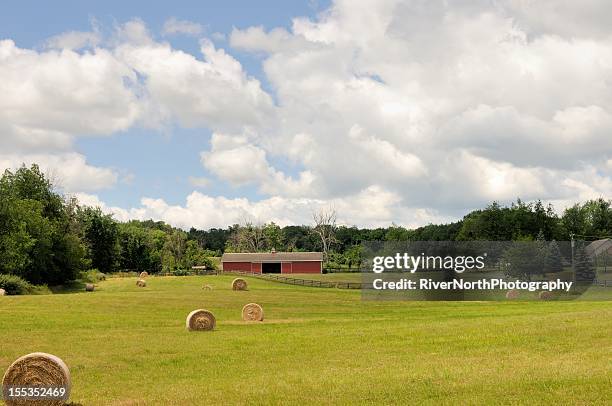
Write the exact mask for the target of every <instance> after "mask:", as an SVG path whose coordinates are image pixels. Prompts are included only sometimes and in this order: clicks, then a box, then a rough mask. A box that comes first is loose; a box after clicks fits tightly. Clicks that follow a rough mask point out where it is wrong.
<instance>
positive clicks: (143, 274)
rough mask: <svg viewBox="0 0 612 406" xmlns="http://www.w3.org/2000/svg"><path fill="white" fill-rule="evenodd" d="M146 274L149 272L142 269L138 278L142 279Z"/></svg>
mask: <svg viewBox="0 0 612 406" xmlns="http://www.w3.org/2000/svg"><path fill="white" fill-rule="evenodd" d="M147 276H149V273H148V272H147V271H143V272H141V273H140V276H139V278H140V279H144V278H146V277H147Z"/></svg>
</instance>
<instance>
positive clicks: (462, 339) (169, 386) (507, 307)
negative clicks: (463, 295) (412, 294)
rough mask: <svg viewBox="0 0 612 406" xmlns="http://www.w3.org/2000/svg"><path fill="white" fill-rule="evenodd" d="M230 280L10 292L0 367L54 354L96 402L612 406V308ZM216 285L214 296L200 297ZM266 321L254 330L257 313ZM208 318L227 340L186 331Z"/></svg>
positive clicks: (1, 310)
mask: <svg viewBox="0 0 612 406" xmlns="http://www.w3.org/2000/svg"><path fill="white" fill-rule="evenodd" d="M232 278H233V277H231V276H204V277H165V278H150V279H149V284H148V287H147V288H145V289H139V288H137V287H136V286H135V279H134V278H117V279H110V280H108V281H106V282H102V283H100V284H99V290H98V291H96V292H94V293H90V294H86V293H76V294H65V295H57V294H56V295H38V296H21V297H19V296H11V297H1V298H0V340H1V341H0V343H1V344H0V370H1V371H2V372H3V371H4V369H5V368H6V367H8V365H9V364H10V363H11V362H12V361H13V360H15V359H16V358H17V357H19V356H21V355H23V354H26V353H29V352H33V351H44V352H50V353H53V354H56V355H58V356H60V357H61V358H62V359H64V361H66V363H67V364H68V365H69V366H70V369H71V374H72V381H73V390H72V396H71V401H72V402H75V403H82V404H83V405H106V404H114V405H144V404H147V405H163V404H169V405H199V404H363V403H370V404H373V403H376V404H414V403H425V404H432V405H434V404H435V405H437V404H487V405H489V404H519V403H535V404H610V403H611V402H612V394H611V389H610V388H611V387H612V365H611V362H610V360H611V359H612V339H611V336H612V305H611V304H610V302H587V301H580V302H516V303H493V302H472V303H469V302H384V303H379V302H362V301H361V299H360V293H359V292H358V291H352V290H337V289H317V288H308V287H297V286H292V285H285V284H279V283H272V282H268V281H263V280H258V279H251V278H250V279H248V282H249V288H250V290H249V291H247V292H233V291H231V290H230V282H231V280H232ZM205 283H206V284H210V285H212V286H213V287H214V290H213V291H204V290H202V289H201V287H202V285H203V284H205ZM249 302H257V303H259V304H261V305H262V306H263V307H264V309H265V314H266V320H265V321H264V322H263V323H257V324H249V323H244V322H242V321H240V311H241V308H242V306H243V305H244V304H246V303H249ZM196 308H206V309H208V310H211V311H212V312H214V313H215V315H216V316H217V329H216V331H214V332H210V333H207V332H201V333H198V332H191V333H190V332H187V331H186V330H185V317H186V315H187V314H188V313H189V312H190V311H191V310H193V309H196Z"/></svg>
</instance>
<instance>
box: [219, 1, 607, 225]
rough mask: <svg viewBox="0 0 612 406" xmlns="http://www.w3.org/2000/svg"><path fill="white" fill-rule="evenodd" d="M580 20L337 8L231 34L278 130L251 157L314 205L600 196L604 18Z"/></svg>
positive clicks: (466, 204)
mask: <svg viewBox="0 0 612 406" xmlns="http://www.w3.org/2000/svg"><path fill="white" fill-rule="evenodd" d="M528 3H529V4H528ZM536 3H537V4H536ZM582 7H583V5H582V4H581V5H580V6H579V7H578V6H576V7H573V6H567V5H564V6H563V7H559V8H558V9H557V11H555V12H554V13H551V14H554V16H553V17H551V20H550V21H545V20H546V18H548V17H547V16H541V17H540V14H538V10H540V11H541V10H544V9H546V10H549V9H550V10H552V9H555V8H556V2H515V1H508V2H495V3H491V2H488V1H477V2H468V3H465V2H459V3H457V2H444V1H429V2H418V1H393V0H390V1H383V2H377V3H376V4H373V3H371V2H355V1H348V0H339V1H335V2H334V3H333V4H332V6H331V7H330V9H329V10H327V11H326V12H324V13H322V14H320V15H319V16H317V18H315V19H307V18H297V19H294V20H293V25H292V27H291V29H290V30H286V29H283V28H273V29H272V30H270V31H268V32H266V31H264V29H263V28H262V27H250V28H247V29H244V30H238V29H234V31H233V32H232V35H231V38H230V43H231V44H232V46H234V47H236V48H239V49H242V50H247V51H252V52H258V53H264V55H265V60H264V70H265V73H266V75H267V78H268V80H269V81H270V83H271V86H272V88H274V89H275V92H276V96H277V103H278V106H277V111H276V117H279V120H278V122H277V127H276V128H275V129H274V130H272V131H265V132H262V133H261V136H260V137H259V138H257V140H256V141H254V142H253V144H254V145H256V146H257V148H260V149H263V150H264V151H265V153H266V154H267V155H268V156H269V155H274V156H287V157H289V158H291V159H292V160H294V161H295V162H297V163H298V164H299V165H301V166H303V168H304V172H305V173H308V174H309V177H310V179H311V182H310V188H309V189H308V190H309V193H310V195H309V196H310V197H317V198H322V199H339V198H340V199H341V198H343V197H344V196H355V195H356V194H358V193H360V191H363V190H367V189H368V188H369V187H372V186H373V185H378V186H380V187H383V188H384V190H387V191H389V192H390V193H393V194H394V195H396V196H397V197H398V199H400V201H401V203H400V205H401V206H404V207H425V208H432V209H437V210H439V211H442V212H445V213H450V212H452V211H454V210H457V209H459V208H460V211H467V210H469V209H472V208H476V207H482V206H483V205H485V204H487V203H488V202H490V201H491V200H500V201H505V202H507V201H509V200H513V199H515V198H517V197H521V198H523V199H531V198H533V199H537V198H542V199H551V200H555V199H557V200H565V199H567V198H568V197H571V196H578V195H580V196H587V195H589V196H594V195H597V193H599V194H600V195H604V196H605V195H606V193H608V189H607V182H606V181H605V179H608V180H609V179H610V174H609V172H605V173H604V172H602V171H603V170H604V168H605V166H606V165H607V164H606V162H607V161H608V160H609V159H611V156H612V155H611V154H612V152H611V151H612V137H610V136H609V134H610V132H611V131H612V96H611V93H610V92H609V91H608V90H607V88H608V86H606V85H604V84H605V83H609V82H611V81H612V74H611V70H610V67H611V66H612V30H611V29H610V27H609V25H607V24H604V23H603V22H604V21H607V19H606V18H603V17H602V15H605V16H609V15H612V6H610V4H609V3H603V2H596V1H592V2H589V3H588V4H586V5H585V6H584V7H586V8H588V9H589V10H581V11H580V10H578V9H579V8H582ZM574 12H575V13H577V15H578V20H579V21H580V24H574V23H572V24H569V25H570V26H571V27H568V26H565V27H564V26H563V24H561V23H560V22H562V21H564V20H565V19H571V18H572V17H571V16H572V13H574ZM553 20H554V21H553ZM591 20H593V23H594V24H595V25H594V26H591V27H589V26H588V25H589V24H588V23H587V21H591ZM581 27H582V28H581ZM593 171H594V172H593ZM594 173H596V174H599V175H598V177H597V176H594V175H593V174H594ZM261 182H262V183H261V184H262V185H263V182H265V181H261ZM576 182H578V183H576ZM579 185H580V186H579ZM581 190H582V192H581ZM586 190H588V193H587V192H585V191H586ZM278 193H280V194H282V191H278ZM392 219H393V217H389V220H392Z"/></svg>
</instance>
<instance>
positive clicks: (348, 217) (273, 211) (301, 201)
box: [76, 188, 449, 230]
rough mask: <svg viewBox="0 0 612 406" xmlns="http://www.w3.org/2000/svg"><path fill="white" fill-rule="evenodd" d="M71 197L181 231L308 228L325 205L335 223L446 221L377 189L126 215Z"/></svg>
mask: <svg viewBox="0 0 612 406" xmlns="http://www.w3.org/2000/svg"><path fill="white" fill-rule="evenodd" d="M76 197H77V198H78V199H79V201H80V202H82V203H84V204H88V205H91V206H98V207H100V208H101V209H102V210H104V211H105V212H107V213H111V214H113V215H114V216H115V218H117V219H120V220H127V219H140V220H146V219H150V218H154V219H160V220H163V221H165V222H167V223H169V224H173V225H175V226H177V227H181V228H183V229H186V230H188V229H189V228H190V227H198V228H203V229H204V228H209V227H227V226H228V225H229V224H236V223H241V222H243V221H244V220H245V219H250V220H252V221H254V222H262V223H263V222H269V221H274V222H275V223H276V224H279V225H281V226H285V225H294V224H310V223H312V217H311V215H312V212H313V211H316V210H320V209H323V208H328V207H329V206H330V205H331V206H333V207H334V208H336V209H337V210H338V213H340V216H339V218H338V221H339V222H340V223H341V224H349V225H352V224H370V225H373V226H385V225H388V224H389V220H388V219H389V217H390V216H393V218H396V219H397V221H399V222H401V223H402V224H406V225H408V226H416V225H420V224H423V223H428V222H439V221H446V220H448V219H449V218H448V217H442V216H440V215H439V214H438V213H436V212H435V210H430V209H425V208H414V210H411V211H409V212H408V211H404V210H402V208H401V207H400V206H398V204H397V203H398V197H397V196H396V195H394V194H393V193H390V192H387V191H384V190H381V189H379V188H369V189H366V190H363V191H362V192H360V193H358V194H356V195H355V196H349V198H350V199H335V200H331V201H325V200H319V199H305V198H283V197H279V196H274V197H270V198H267V199H263V200H260V201H256V202H254V201H250V200H249V199H246V198H234V199H229V198H226V197H221V196H217V197H213V196H209V195H205V194H202V193H200V192H193V193H191V194H190V195H189V196H187V199H186V202H185V204H184V205H171V204H168V203H167V202H166V201H165V200H164V199H159V198H157V199H155V198H143V199H142V200H141V205H140V206H138V207H135V208H131V209H129V210H125V209H122V208H119V207H113V206H109V205H107V204H105V203H104V202H103V201H101V200H100V199H99V197H98V196H96V195H91V194H84V193H80V194H77V195H76Z"/></svg>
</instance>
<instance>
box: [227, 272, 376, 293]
mask: <svg viewBox="0 0 612 406" xmlns="http://www.w3.org/2000/svg"><path fill="white" fill-rule="evenodd" d="M223 273H229V274H238V275H244V276H250V277H252V278H257V279H264V280H269V281H274V282H280V283H286V284H289V285H298V286H310V287H313V288H337V289H367V288H368V287H371V286H370V285H368V284H364V283H361V282H327V281H317V280H314V279H299V278H291V277H288V276H278V275H274V274H260V273H254V272H244V271H224V272H223Z"/></svg>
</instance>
